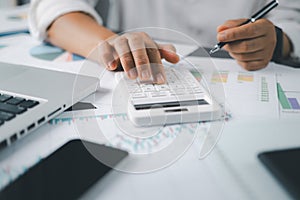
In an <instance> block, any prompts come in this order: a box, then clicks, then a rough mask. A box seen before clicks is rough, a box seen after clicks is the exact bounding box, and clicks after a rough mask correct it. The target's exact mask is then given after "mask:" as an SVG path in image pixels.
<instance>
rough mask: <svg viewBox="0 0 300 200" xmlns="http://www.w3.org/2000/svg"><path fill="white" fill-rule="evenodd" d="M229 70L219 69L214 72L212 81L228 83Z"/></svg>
mask: <svg viewBox="0 0 300 200" xmlns="http://www.w3.org/2000/svg"><path fill="white" fill-rule="evenodd" d="M228 73H229V72H228V71H219V72H215V73H213V74H212V77H211V82H212V83H227V80H228Z"/></svg>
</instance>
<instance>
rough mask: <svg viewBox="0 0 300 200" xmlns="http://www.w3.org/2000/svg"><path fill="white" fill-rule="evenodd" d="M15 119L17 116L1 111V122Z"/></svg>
mask: <svg viewBox="0 0 300 200" xmlns="http://www.w3.org/2000/svg"><path fill="white" fill-rule="evenodd" d="M14 117H16V115H15V114H12V113H8V112H3V111H0V120H3V121H9V120H11V119H12V118H14Z"/></svg>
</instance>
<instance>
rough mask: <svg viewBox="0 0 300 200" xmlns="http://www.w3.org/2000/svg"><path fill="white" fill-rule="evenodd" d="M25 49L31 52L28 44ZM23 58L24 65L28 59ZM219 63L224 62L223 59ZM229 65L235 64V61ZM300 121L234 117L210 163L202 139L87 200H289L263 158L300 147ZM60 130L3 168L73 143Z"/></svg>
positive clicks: (13, 150) (103, 185)
mask: <svg viewBox="0 0 300 200" xmlns="http://www.w3.org/2000/svg"><path fill="white" fill-rule="evenodd" d="M0 39H1V38H0ZM0 42H1V40H0ZM35 45H36V43H35ZM25 46H26V48H30V45H28V44H26V45H25ZM5 55H8V57H7V58H4V57H1V56H0V59H1V60H6V61H9V60H7V59H9V57H12V55H11V54H10V53H9V52H6V53H5ZM22 59H23V60H22ZM22 59H21V60H22V62H23V61H24V59H26V58H25V57H24V58H22ZM215 61H216V62H218V60H217V59H216V60H215ZM30 62H33V61H32V60H30ZM222 62H224V61H222ZM225 62H226V61H225ZM228 63H229V65H232V61H228ZM38 64H39V62H38V63H37V64H36V65H38ZM61 65H63V63H59V65H57V68H58V67H60V66H61ZM55 66H56V65H55V64H53V63H51V64H50V65H49V67H50V68H51V67H53V68H55ZM67 66H68V65H67ZM68 69H70V67H69V66H68V68H67V71H68ZM286 69H287V70H290V71H291V72H290V73H287V76H288V75H289V74H295V73H300V72H298V71H297V70H293V69H288V68H285V67H284V66H279V67H277V66H276V67H272V68H270V69H269V71H270V72H280V73H285V72H286ZM70 71H71V70H70ZM291 76H292V75H291ZM294 76H295V75H294ZM297 89H299V90H300V88H297ZM243 106H247V105H243ZM233 114H234V113H233ZM299 119H300V117H299V114H298V115H295V117H289V118H276V117H275V118H273V117H271V118H265V119H263V118H260V119H259V120H258V119H256V118H255V117H246V118H232V119H230V120H229V121H228V122H226V123H225V126H224V129H223V132H222V135H221V138H220V140H219V142H218V143H217V145H216V147H215V148H214V149H213V151H212V152H211V154H209V155H208V156H207V157H206V158H205V159H203V160H199V159H198V158H199V141H197V139H196V141H195V142H194V143H193V145H192V146H191V147H190V148H189V150H188V151H187V152H186V153H185V154H184V155H183V156H182V157H181V158H180V159H179V160H178V161H176V162H175V163H173V164H172V165H171V166H169V167H166V168H164V169H161V170H158V171H155V172H152V173H147V174H130V173H123V172H118V171H112V172H111V173H110V174H108V175H107V176H106V177H105V178H104V179H102V180H101V181H99V182H98V183H97V184H95V185H94V186H93V187H92V188H91V189H90V190H89V191H88V192H87V193H86V194H84V195H83V196H82V199H110V200H112V199H124V200H125V199H149V200H150V199H200V198H202V199H289V196H288V195H287V194H286V192H285V191H284V190H283V189H282V187H281V186H280V185H279V184H278V183H277V182H276V181H275V179H274V178H273V177H272V176H271V175H270V174H269V172H268V171H267V170H266V169H265V168H264V167H263V165H262V164H261V163H260V162H259V160H258V159H257V154H258V153H259V152H261V151H264V150H272V149H280V148H288V147H294V146H300V135H299V134H298V130H299V129H300V123H299ZM56 130H57V131H59V128H58V127H55V128H52V129H49V126H45V127H42V128H41V129H38V130H37V131H35V133H33V134H32V135H29V136H28V137H26V138H24V139H22V140H20V141H18V142H16V143H15V144H14V145H13V146H11V147H10V148H9V149H7V150H5V151H4V152H1V153H0V167H1V165H2V164H3V162H4V161H6V160H7V159H9V157H10V155H12V156H17V154H18V153H19V152H21V151H22V150H23V148H24V149H26V150H27V151H28V152H27V153H29V154H30V149H32V146H31V145H33V143H34V140H45V139H51V141H52V142H53V141H56V140H57V141H58V142H57V143H55V144H54V143H51V144H49V146H51V148H52V149H55V148H57V147H58V146H60V145H61V144H62V143H63V142H64V141H66V140H68V139H69V138H71V136H61V135H60V136H58V135H57V133H55V132H56ZM55 134H56V135H55ZM49 148H50V147H49ZM16 158H17V157H16ZM12 160H14V159H12ZM14 162H16V160H14Z"/></svg>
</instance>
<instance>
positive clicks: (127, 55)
mask: <svg viewBox="0 0 300 200" xmlns="http://www.w3.org/2000/svg"><path fill="white" fill-rule="evenodd" d="M114 47H115V50H116V52H117V54H118V57H119V58H120V62H121V64H122V66H123V69H124V71H125V72H126V74H127V76H128V77H129V78H130V79H136V78H137V71H136V69H135V63H134V59H133V56H132V54H131V51H130V47H129V45H128V41H127V38H126V37H123V36H120V37H118V38H117V39H116V40H115V44H114Z"/></svg>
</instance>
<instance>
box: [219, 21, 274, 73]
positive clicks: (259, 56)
mask: <svg viewBox="0 0 300 200" xmlns="http://www.w3.org/2000/svg"><path fill="white" fill-rule="evenodd" d="M244 21H246V19H237V20H229V21H226V22H225V23H224V24H223V25H221V26H219V27H218V28H217V31H218V35H217V39H218V41H220V42H229V43H228V44H226V45H225V46H224V49H225V50H226V51H228V52H229V54H230V55H231V56H232V57H233V58H234V59H236V60H237V62H238V64H239V65H241V66H242V67H243V68H245V69H247V70H258V69H262V68H264V67H266V66H267V65H268V63H269V62H270V60H271V59H272V56H273V52H274V49H275V46H276V32H275V26H274V25H273V24H272V22H270V21H269V20H267V19H260V20H257V21H255V22H254V23H249V24H245V25H242V26H239V25H240V24H242V23H243V22H244Z"/></svg>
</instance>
